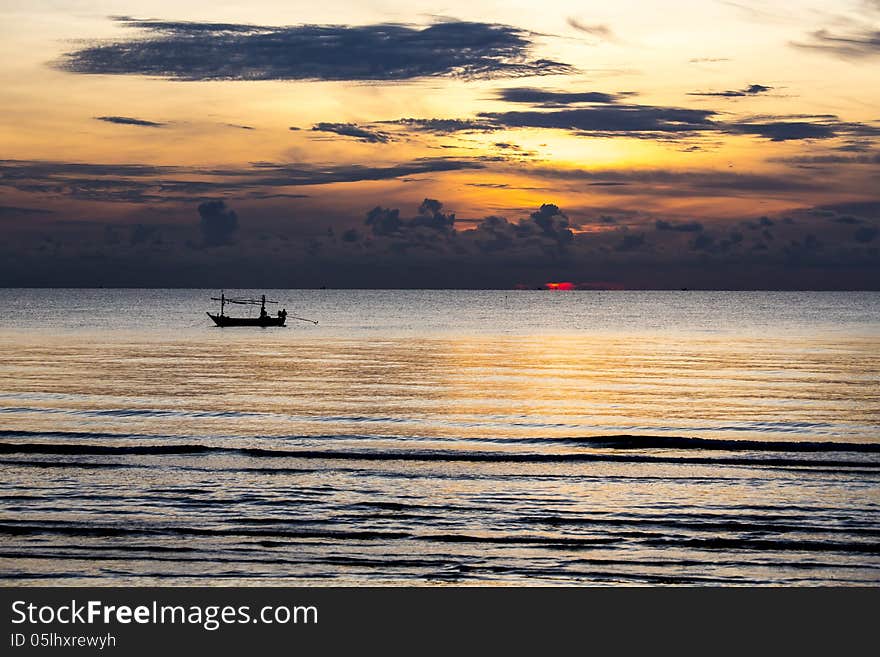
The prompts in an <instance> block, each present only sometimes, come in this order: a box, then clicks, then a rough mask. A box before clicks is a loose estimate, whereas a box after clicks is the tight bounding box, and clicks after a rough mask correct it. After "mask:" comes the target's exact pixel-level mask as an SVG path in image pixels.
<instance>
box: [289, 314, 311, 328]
mask: <svg viewBox="0 0 880 657" xmlns="http://www.w3.org/2000/svg"><path fill="white" fill-rule="evenodd" d="M290 319H298V320H299V321H301V322H311V323H312V324H314V325H316V326H317V325H318V320H317V319H306V318H305V317H294V316H293V315H291V316H290Z"/></svg>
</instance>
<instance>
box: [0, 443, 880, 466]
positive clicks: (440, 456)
mask: <svg viewBox="0 0 880 657" xmlns="http://www.w3.org/2000/svg"><path fill="white" fill-rule="evenodd" d="M222 453H226V454H239V455H241V456H247V457H252V458H294V459H320V460H347V461H423V462H469V463H592V462H611V463H670V464H681V465H731V466H755V467H796V468H832V469H835V471H852V470H853V469H855V468H858V469H860V470H877V471H880V461H864V460H862V461H854V460H833V459H806V458H786V457H736V456H733V457H728V456H720V457H711V456H656V455H647V454H602V453H597V452H568V453H535V452H473V451H456V450H442V451H440V450H420V451H411V450H394V451H374V450H360V451H354V450H313V449H291V450H278V449H268V448H261V447H218V446H212V445H200V444H175V445H156V444H152V445H93V444H81V443H73V444H71V443H61V444H59V443H0V454H57V455H106V456H126V455H155V456H163V455H189V456H198V455H208V454H222Z"/></svg>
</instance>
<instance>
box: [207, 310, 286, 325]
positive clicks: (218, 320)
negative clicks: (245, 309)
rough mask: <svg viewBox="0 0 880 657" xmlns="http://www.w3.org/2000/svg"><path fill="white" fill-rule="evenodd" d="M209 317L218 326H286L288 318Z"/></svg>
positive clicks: (268, 316) (209, 315)
mask: <svg viewBox="0 0 880 657" xmlns="http://www.w3.org/2000/svg"><path fill="white" fill-rule="evenodd" d="M207 315H208V317H210V318H211V319H213V320H214V323H215V324H216V325H217V326H224V327H225V326H284V320H285V319H286V317H272V316H270V315H267V316H266V317H229V316H227V315H212V314H211V313H207Z"/></svg>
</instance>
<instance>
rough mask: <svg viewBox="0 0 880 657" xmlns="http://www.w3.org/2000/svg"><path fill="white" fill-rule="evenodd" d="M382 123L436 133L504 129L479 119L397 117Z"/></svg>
mask: <svg viewBox="0 0 880 657" xmlns="http://www.w3.org/2000/svg"><path fill="white" fill-rule="evenodd" d="M380 123H387V124H396V125H400V126H404V127H407V128H411V129H413V130H417V131H419V132H431V133H435V134H441V135H442V134H452V133H454V132H494V131H496V130H502V129H503V128H502V126H500V125H494V124H493V123H491V122H489V121H484V120H479V119H411V118H409V119H395V120H393V121H380Z"/></svg>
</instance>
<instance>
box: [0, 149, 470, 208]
mask: <svg viewBox="0 0 880 657" xmlns="http://www.w3.org/2000/svg"><path fill="white" fill-rule="evenodd" d="M485 166H486V164H485V163H484V162H483V161H482V160H478V159H465V158H458V159H454V158H418V159H415V160H412V161H410V162H404V163H401V164H392V165H383V166H380V165H376V166H369V165H362V164H341V165H323V166H322V165H310V164H286V163H273V162H260V163H255V164H253V165H252V166H250V167H247V168H231V169H204V168H198V167H179V166H153V165H146V164H97V163H95V164H90V163H77V162H53V161H39V160H0V188H3V187H6V188H12V189H17V190H19V191H22V192H30V193H36V194H43V195H45V196H52V197H72V198H76V199H82V200H94V201H104V202H124V203H167V202H174V201H181V200H190V201H192V200H213V199H216V198H217V197H218V196H225V195H227V194H231V193H235V194H236V196H238V197H251V198H266V197H267V196H277V195H280V196H286V197H291V196H301V195H299V194H289V193H284V191H283V188H285V187H302V186H311V185H329V184H335V183H352V182H360V181H365V180H393V179H398V178H404V177H406V176H413V175H418V174H424V173H433V172H442V171H461V170H466V169H482V168H484V167H485Z"/></svg>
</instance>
